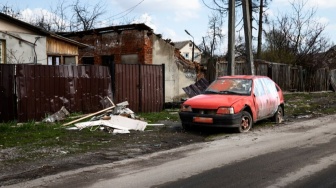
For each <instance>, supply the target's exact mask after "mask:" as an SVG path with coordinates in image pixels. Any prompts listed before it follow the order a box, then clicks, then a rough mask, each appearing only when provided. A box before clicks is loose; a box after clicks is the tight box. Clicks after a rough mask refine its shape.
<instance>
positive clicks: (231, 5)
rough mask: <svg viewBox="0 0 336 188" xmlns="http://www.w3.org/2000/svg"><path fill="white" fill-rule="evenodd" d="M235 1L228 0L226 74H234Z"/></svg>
mask: <svg viewBox="0 0 336 188" xmlns="http://www.w3.org/2000/svg"><path fill="white" fill-rule="evenodd" d="M235 6H236V2H235V0H229V24H228V27H229V34H228V69H227V75H234V74H235V23H236V10H235Z"/></svg>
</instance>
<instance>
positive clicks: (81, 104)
mask: <svg viewBox="0 0 336 188" xmlns="http://www.w3.org/2000/svg"><path fill="white" fill-rule="evenodd" d="M16 69H17V76H16V83H17V98H18V104H17V106H18V110H17V113H18V121H27V120H41V118H44V117H46V115H47V114H52V113H55V112H57V111H58V110H60V109H61V107H62V106H64V107H65V108H66V109H67V110H68V111H70V112H83V113H89V112H94V111H98V110H102V105H101V104H100V101H101V100H102V99H103V98H104V97H110V98H112V90H111V77H110V74H109V71H108V69H107V68H106V67H100V66H46V65H17V66H16Z"/></svg>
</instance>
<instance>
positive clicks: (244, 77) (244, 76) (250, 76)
mask: <svg viewBox="0 0 336 188" xmlns="http://www.w3.org/2000/svg"><path fill="white" fill-rule="evenodd" d="M223 78H241V79H256V78H269V77H267V76H261V75H233V76H221V77H218V79H223Z"/></svg>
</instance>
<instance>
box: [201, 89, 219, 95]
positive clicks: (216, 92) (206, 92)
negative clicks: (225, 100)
mask: <svg viewBox="0 0 336 188" xmlns="http://www.w3.org/2000/svg"><path fill="white" fill-rule="evenodd" d="M218 93H219V92H218V91H213V90H207V91H204V94H218Z"/></svg>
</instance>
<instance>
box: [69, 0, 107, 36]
mask: <svg viewBox="0 0 336 188" xmlns="http://www.w3.org/2000/svg"><path fill="white" fill-rule="evenodd" d="M72 10H73V17H72V20H71V30H77V31H79V30H84V31H86V30H90V29H93V28H94V25H95V24H96V22H97V21H98V18H99V17H100V16H102V15H103V14H104V13H105V6H104V5H103V4H102V3H101V2H98V3H96V4H95V5H94V6H90V5H88V4H82V3H81V2H80V1H79V0H77V1H76V2H75V3H74V4H73V5H72Z"/></svg>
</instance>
